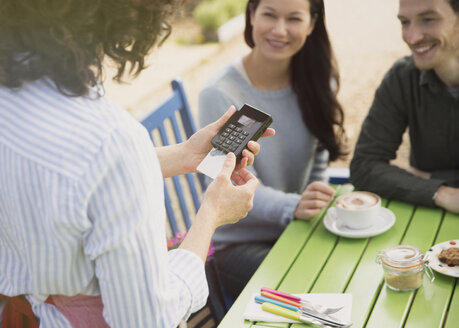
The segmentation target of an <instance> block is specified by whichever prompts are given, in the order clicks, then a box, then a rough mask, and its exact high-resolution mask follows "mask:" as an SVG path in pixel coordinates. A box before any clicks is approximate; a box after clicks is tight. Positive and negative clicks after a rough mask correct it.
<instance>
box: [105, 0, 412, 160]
mask: <svg viewBox="0 0 459 328" xmlns="http://www.w3.org/2000/svg"><path fill="white" fill-rule="evenodd" d="M195 1H196V0H195ZM325 10H326V20H327V27H328V31H329V34H330V38H331V41H332V45H333V47H334V51H335V55H336V57H337V61H338V65H339V68H340V74H341V88H340V91H339V99H340V101H341V103H342V105H343V107H344V111H345V128H346V132H347V137H348V144H349V151H350V155H349V156H348V158H347V159H345V160H340V161H337V162H334V163H331V166H332V167H348V165H349V162H350V160H351V158H352V153H353V150H354V147H355V143H356V141H357V138H358V135H359V132H360V127H361V124H362V122H363V120H364V118H365V116H366V114H367V112H368V110H369V108H370V105H371V103H372V100H373V96H374V92H375V90H376V88H377V87H378V85H379V83H380V82H381V79H382V78H383V76H384V74H385V72H387V70H388V69H389V68H390V67H391V66H392V64H393V63H394V62H395V61H396V60H397V59H398V58H400V57H402V56H404V55H408V54H409V49H408V48H407V46H406V45H405V44H404V43H403V41H402V38H401V29H400V23H399V22H398V20H397V11H398V1H396V0H345V1H344V0H325ZM231 30H232V32H233V34H234V36H233V37H231V38H229V40H226V41H225V42H211V43H192V42H184V40H185V41H186V40H193V39H198V38H199V35H200V33H201V31H200V26H199V24H197V22H196V21H195V20H194V19H193V18H192V17H190V16H189V15H186V14H184V13H182V14H179V15H177V17H175V19H174V20H173V21H172V34H171V35H170V37H169V38H168V39H167V40H166V42H165V43H164V44H163V45H162V46H161V47H160V48H158V49H155V50H154V51H153V52H152V54H151V56H150V57H149V59H148V63H149V67H148V69H146V70H145V71H143V72H142V73H141V74H140V76H139V77H138V78H137V79H135V80H133V81H132V82H128V83H123V84H118V83H115V82H113V81H112V80H111V78H110V76H112V75H111V74H112V73H113V71H111V70H110V68H108V70H107V77H106V81H105V89H106V94H107V95H108V96H109V97H110V98H111V99H112V100H114V101H115V102H116V103H118V104H119V105H120V106H122V107H124V108H126V109H127V110H128V111H130V112H131V113H132V115H133V116H134V117H136V118H138V119H139V118H141V117H143V116H144V115H145V114H146V113H147V112H148V111H150V110H151V109H153V108H155V107H156V106H157V105H158V104H159V103H160V102H161V101H162V99H164V97H166V96H167V95H168V94H169V93H170V92H171V87H170V81H171V80H172V79H174V78H176V77H180V78H181V79H182V81H183V84H184V87H185V91H186V93H187V97H188V101H189V103H190V106H191V110H192V112H193V114H194V115H195V117H196V118H197V110H198V95H199V92H200V90H201V89H202V87H203V85H204V84H205V83H206V81H207V80H208V79H209V78H210V77H211V76H212V75H213V74H214V73H215V72H216V71H217V70H219V69H220V68H221V67H223V66H225V65H226V64H227V63H229V62H230V61H232V60H233V59H235V58H237V57H239V56H242V55H244V54H246V53H248V51H249V48H248V47H247V46H246V44H245V42H244V39H243V36H242V31H243V24H239V25H235V26H232V27H231ZM196 123H197V119H196ZM278 133H282V131H278ZM408 153H409V142H408V139H407V136H406V135H405V136H404V142H403V144H402V146H401V147H400V149H399V151H398V157H397V160H396V161H395V163H396V164H397V165H399V166H401V167H406V166H407V159H408Z"/></svg>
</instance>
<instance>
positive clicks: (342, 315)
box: [244, 294, 352, 323]
mask: <svg viewBox="0 0 459 328" xmlns="http://www.w3.org/2000/svg"><path fill="white" fill-rule="evenodd" d="M257 295H259V294H253V295H252V298H251V300H250V301H249V303H248V304H247V306H246V307H245V311H244V319H246V320H250V321H263V322H289V323H294V322H299V321H295V320H291V319H288V318H284V317H281V316H278V315H276V314H273V313H269V312H265V311H263V310H262V308H261V304H258V303H256V302H255V296H257ZM293 295H295V296H298V297H301V298H304V299H306V300H308V301H310V302H312V303H314V304H320V305H323V306H329V307H338V306H344V308H342V309H341V310H339V311H338V312H336V313H333V314H332V316H333V317H335V318H336V319H339V320H342V321H347V322H349V321H351V310H352V294H293Z"/></svg>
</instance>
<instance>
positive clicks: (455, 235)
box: [435, 213, 459, 244]
mask: <svg viewBox="0 0 459 328" xmlns="http://www.w3.org/2000/svg"><path fill="white" fill-rule="evenodd" d="M455 239H459V214H452V213H446V214H445V218H444V220H443V222H442V225H441V228H440V231H439V233H438V236H437V239H436V240H435V244H439V243H441V242H444V241H448V240H455Z"/></svg>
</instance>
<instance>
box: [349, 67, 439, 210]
mask: <svg viewBox="0 0 459 328" xmlns="http://www.w3.org/2000/svg"><path fill="white" fill-rule="evenodd" d="M394 71H395V70H394V69H392V70H391V71H390V72H389V73H388V74H387V75H386V76H385V78H384V80H383V82H382V83H381V85H380V86H379V88H378V90H377V91H376V94H375V99H374V102H373V104H372V106H371V109H370V112H369V114H368V116H367V118H366V119H365V121H364V123H363V126H362V130H361V133H360V136H359V139H358V142H357V145H356V149H355V153H354V158H353V159H352V162H351V182H352V183H353V184H354V185H355V186H356V187H357V188H358V189H362V190H369V191H373V192H375V193H377V194H379V195H380V196H382V197H386V198H394V199H399V200H402V201H405V202H410V203H414V204H420V205H425V206H434V205H435V204H434V201H433V199H432V197H433V195H434V194H435V192H436V191H437V189H438V187H439V186H440V185H442V184H443V183H444V181H443V180H441V179H423V178H421V177H418V176H415V175H413V174H411V173H409V172H407V171H406V170H403V169H401V168H399V167H397V166H394V165H391V164H390V161H391V160H393V159H395V157H396V151H397V149H398V148H399V146H400V144H401V141H402V136H403V133H404V132H405V130H406V128H407V126H408V115H407V108H406V106H408V105H409V100H407V99H408V98H409V95H407V91H408V90H406V88H405V89H404V86H403V83H402V82H401V81H400V78H399V77H398V76H397V73H396V72H394Z"/></svg>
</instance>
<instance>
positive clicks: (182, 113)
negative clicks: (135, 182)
mask: <svg viewBox="0 0 459 328" xmlns="http://www.w3.org/2000/svg"><path fill="white" fill-rule="evenodd" d="M171 84H172V90H173V93H172V95H171V96H169V97H168V98H167V99H166V100H164V101H163V103H162V104H160V105H159V106H158V107H157V108H156V109H154V110H153V111H152V112H151V113H149V114H148V115H147V116H146V117H145V118H143V119H142V120H141V123H142V124H143V125H144V126H145V127H146V128H147V130H148V131H149V132H150V137H151V139H152V141H153V144H155V145H156V146H163V145H170V144H175V143H180V142H182V141H184V140H186V139H188V138H189V137H191V135H192V134H193V133H195V132H196V126H195V124H194V120H193V116H192V114H191V111H190V106H189V104H188V101H187V99H186V95H185V90H184V88H183V84H182V82H181V81H180V80H178V79H175V80H173V81H172V83H171ZM168 125H169V126H168ZM155 132H156V133H159V138H160V140H159V141H158V140H155ZM171 132H172V133H171ZM171 134H173V136H171ZM171 137H172V138H173V139H174V140H170V139H171ZM196 177H197V181H199V193H200V192H201V191H202V190H203V183H204V177H203V176H202V174H191V173H189V174H186V175H185V181H183V179H180V177H172V178H171V179H172V183H173V185H174V190H171V188H170V187H168V183H167V181H165V183H164V197H165V203H166V204H165V205H166V212H167V217H168V219H169V224H170V228H171V230H172V235H173V236H175V235H176V234H177V233H178V232H179V231H182V232H183V231H184V230H188V229H189V228H190V226H191V217H190V216H191V215H193V214H194V213H196V211H197V210H198V209H199V206H200V196H199V193H198V188H197V186H198V183H197V182H196ZM187 190H188V191H189V195H191V199H192V201H193V205H194V207H192V206H191V204H189V203H188V202H187V201H186V199H185V192H186V191H187ZM172 193H173V194H174V195H173V197H174V196H175V199H176V200H178V203H179V206H180V212H181V214H182V216H183V223H184V225H185V226H184V227H180V225H179V224H178V220H177V217H176V216H177V215H176V214H177V212H176V211H174V210H173V206H172V200H173V198H171V194H172Z"/></svg>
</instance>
